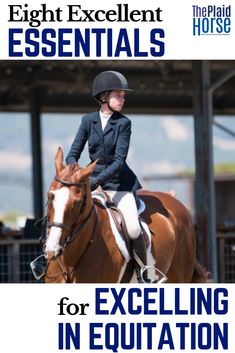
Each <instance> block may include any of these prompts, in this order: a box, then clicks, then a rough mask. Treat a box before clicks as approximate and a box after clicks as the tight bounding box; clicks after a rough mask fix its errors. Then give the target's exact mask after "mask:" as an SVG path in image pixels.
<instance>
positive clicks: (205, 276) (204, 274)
mask: <svg viewBox="0 0 235 353" xmlns="http://www.w3.org/2000/svg"><path fill="white" fill-rule="evenodd" d="M209 275H210V273H209V272H208V271H207V270H206V269H205V268H204V267H203V266H201V265H200V264H199V262H198V261H197V260H196V262H195V266H194V271H193V277H192V283H205V282H207V281H208V280H209Z"/></svg>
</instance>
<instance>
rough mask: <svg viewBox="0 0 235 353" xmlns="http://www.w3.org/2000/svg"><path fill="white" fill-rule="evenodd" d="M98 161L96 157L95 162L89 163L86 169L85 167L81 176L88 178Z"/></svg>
mask: <svg viewBox="0 0 235 353" xmlns="http://www.w3.org/2000/svg"><path fill="white" fill-rule="evenodd" d="M97 162H98V159H96V161H95V162H93V163H91V164H89V165H88V166H87V167H86V169H84V170H83V171H82V173H81V178H82V179H85V178H87V177H88V176H89V175H90V174H91V173H92V172H94V170H95V166H96V163H97Z"/></svg>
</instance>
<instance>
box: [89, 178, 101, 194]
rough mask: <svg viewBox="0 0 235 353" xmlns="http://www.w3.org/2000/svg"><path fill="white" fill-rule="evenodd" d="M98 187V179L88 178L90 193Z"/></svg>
mask: <svg viewBox="0 0 235 353" xmlns="http://www.w3.org/2000/svg"><path fill="white" fill-rule="evenodd" d="M99 185H100V179H99V178H90V187H91V191H94V190H95V189H97V188H98V186H99Z"/></svg>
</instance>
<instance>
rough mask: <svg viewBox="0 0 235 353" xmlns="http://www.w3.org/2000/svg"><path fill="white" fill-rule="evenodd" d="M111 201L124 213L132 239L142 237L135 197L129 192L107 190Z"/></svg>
mask: <svg viewBox="0 0 235 353" xmlns="http://www.w3.org/2000/svg"><path fill="white" fill-rule="evenodd" d="M105 192H107V194H108V195H109V197H110V199H111V201H112V202H113V203H114V204H115V206H116V207H117V208H118V209H119V210H120V211H121V212H122V214H123V217H124V219H125V222H126V227H127V231H128V234H129V237H130V238H131V239H136V238H138V236H139V235H140V232H141V229H140V224H139V217H138V211H137V207H136V201H135V197H134V195H133V193H132V192H128V191H111V190H108V191H107V190H105Z"/></svg>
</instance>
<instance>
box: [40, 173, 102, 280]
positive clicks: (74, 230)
mask: <svg viewBox="0 0 235 353" xmlns="http://www.w3.org/2000/svg"><path fill="white" fill-rule="evenodd" d="M54 180H56V181H57V182H59V183H61V184H62V185H64V186H67V187H70V186H82V188H83V198H82V203H81V207H80V210H79V212H78V215H77V217H76V221H75V222H74V223H73V224H72V225H68V224H65V223H60V222H48V223H47V228H49V229H50V228H51V227H57V228H62V229H66V230H67V231H68V232H69V235H68V237H67V238H66V239H65V242H64V244H63V245H62V247H61V248H60V251H59V253H58V254H57V255H55V256H52V257H51V258H50V260H49V261H48V263H47V266H46V270H45V276H47V278H56V277H58V276H60V275H63V276H64V277H65V279H66V280H68V279H69V277H70V276H71V274H72V273H73V272H74V271H75V269H76V268H77V267H78V265H79V262H80V261H81V258H82V257H83V256H84V254H85V253H86V251H87V248H88V246H89V245H90V244H91V243H92V241H93V240H92V237H91V239H90V240H89V242H88V244H87V246H86V248H85V250H84V252H83V254H82V255H81V256H80V258H79V261H78V262H77V263H76V265H75V266H74V267H73V269H72V270H71V271H70V272H67V271H66V270H63V267H62V264H61V262H60V259H59V257H60V256H61V255H63V253H64V251H65V249H66V248H67V246H68V245H70V244H71V243H72V242H73V241H74V239H75V238H76V237H77V235H78V234H79V233H80V232H81V230H82V229H83V228H84V226H85V225H86V223H87V221H88V220H89V219H90V217H91V215H92V214H93V212H94V211H95V206H94V203H92V206H91V209H90V211H89V212H88V215H87V216H86V217H85V219H84V220H83V221H82V223H81V224H80V225H79V226H78V227H77V223H78V219H79V217H80V216H81V214H82V212H83V211H84V209H85V206H86V201H87V188H86V182H69V181H65V180H61V179H59V178H58V177H57V176H55V178H54ZM96 222H97V218H96V217H95V222H94V226H93V229H92V232H91V234H92V236H93V234H94V230H95V227H96ZM52 261H56V262H57V264H58V267H59V268H60V272H58V273H56V274H55V275H53V276H49V275H48V274H47V270H48V268H49V266H50V263H51V262H52Z"/></svg>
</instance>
